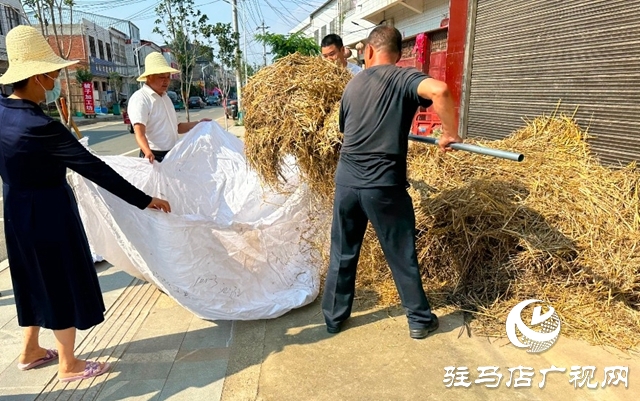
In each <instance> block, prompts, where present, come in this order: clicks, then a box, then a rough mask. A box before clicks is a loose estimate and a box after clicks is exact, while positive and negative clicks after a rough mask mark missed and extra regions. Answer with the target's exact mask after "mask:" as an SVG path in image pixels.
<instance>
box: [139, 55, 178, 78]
mask: <svg viewBox="0 0 640 401" xmlns="http://www.w3.org/2000/svg"><path fill="white" fill-rule="evenodd" d="M177 72H180V71H179V70H176V69H175V68H171V66H170V65H169V63H167V59H165V58H164V56H163V55H162V54H160V53H158V52H153V53H149V54H147V57H145V58H144V74H142V75H140V76H139V77H138V81H140V82H145V81H146V80H147V77H148V76H149V75H155V74H166V73H172V74H175V73H177Z"/></svg>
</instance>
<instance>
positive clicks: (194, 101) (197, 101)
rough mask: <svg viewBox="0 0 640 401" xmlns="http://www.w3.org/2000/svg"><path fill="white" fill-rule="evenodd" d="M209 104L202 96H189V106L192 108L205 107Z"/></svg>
mask: <svg viewBox="0 0 640 401" xmlns="http://www.w3.org/2000/svg"><path fill="white" fill-rule="evenodd" d="M206 105H207V104H206V103H205V102H204V101H203V100H202V99H201V98H200V96H191V97H190V98H189V104H188V107H189V108H190V109H204V108H205V106H206Z"/></svg>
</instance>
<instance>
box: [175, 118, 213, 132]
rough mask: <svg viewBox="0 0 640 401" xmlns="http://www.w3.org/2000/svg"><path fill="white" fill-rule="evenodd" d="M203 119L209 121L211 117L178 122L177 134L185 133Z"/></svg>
mask: <svg viewBox="0 0 640 401" xmlns="http://www.w3.org/2000/svg"><path fill="white" fill-rule="evenodd" d="M204 121H211V119H210V118H203V119H202V120H200V121H192V122H190V123H178V134H186V133H187V132H189V131H191V130H192V129H193V127H195V126H196V125H198V124H199V123H201V122H204Z"/></svg>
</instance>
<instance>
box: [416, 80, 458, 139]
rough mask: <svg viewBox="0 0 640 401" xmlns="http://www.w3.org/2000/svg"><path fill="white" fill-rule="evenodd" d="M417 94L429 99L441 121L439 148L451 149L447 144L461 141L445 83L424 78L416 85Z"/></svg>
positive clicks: (453, 107) (452, 105)
mask: <svg viewBox="0 0 640 401" xmlns="http://www.w3.org/2000/svg"><path fill="white" fill-rule="evenodd" d="M418 96H420V97H421V98H423V99H430V100H431V101H432V102H433V108H434V109H435V111H436V114H438V117H440V121H442V136H440V138H438V144H439V146H440V150H442V151H443V152H446V151H448V150H451V148H450V147H449V145H450V144H451V143H454V142H458V143H461V142H462V138H460V137H459V136H458V121H457V120H456V113H455V105H454V104H453V98H452V97H451V92H449V88H448V87H447V84H446V83H444V82H442V81H439V80H437V79H433V78H426V79H424V80H422V82H420V84H419V85H418Z"/></svg>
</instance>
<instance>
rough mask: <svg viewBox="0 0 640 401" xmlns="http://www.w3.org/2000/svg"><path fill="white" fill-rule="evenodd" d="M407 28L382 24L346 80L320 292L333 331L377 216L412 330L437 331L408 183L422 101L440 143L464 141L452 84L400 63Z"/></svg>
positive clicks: (415, 334) (414, 333)
mask: <svg viewBox="0 0 640 401" xmlns="http://www.w3.org/2000/svg"><path fill="white" fill-rule="evenodd" d="M401 49H402V35H401V34H400V32H399V31H398V30H397V29H395V28H393V27H388V26H379V27H376V28H375V29H374V30H373V31H372V32H371V34H370V35H369V39H368V43H367V45H366V48H365V54H364V56H365V65H366V69H364V70H363V71H362V72H361V73H359V74H358V75H356V76H354V77H353V78H352V79H351V81H349V83H348V84H347V86H346V88H345V90H344V93H343V96H342V101H341V104H340V119H339V127H340V131H341V132H342V133H344V139H343V143H342V149H341V151H340V159H339V161H338V167H337V169H336V174H335V183H336V190H335V197H334V206H333V222H332V226H331V252H330V261H329V270H328V272H327V278H326V282H325V288H324V294H323V298H322V312H323V314H324V318H325V322H326V325H327V331H328V332H329V333H338V332H339V331H340V330H341V326H342V323H343V322H344V321H345V320H346V319H347V318H349V316H350V315H351V307H352V304H353V298H354V295H355V294H354V293H355V280H356V267H357V265H358V258H359V255H360V248H361V246H362V240H363V237H364V234H365V230H366V228H367V223H368V222H369V221H371V224H372V226H373V228H374V229H375V232H376V235H377V237H378V239H379V241H380V245H381V246H382V251H383V252H384V255H385V259H386V260H387V263H388V264H389V267H390V268H391V272H392V276H393V279H394V281H395V283H396V287H397V289H398V292H399V294H400V299H401V301H402V306H403V307H404V308H405V309H406V311H407V319H408V323H409V335H410V337H411V338H414V339H422V338H425V337H427V335H428V334H429V333H430V332H432V331H435V330H437V328H438V325H439V323H438V318H437V316H436V315H435V314H433V313H432V312H431V307H430V305H429V302H428V301H427V297H426V295H425V293H424V289H423V288H422V278H421V275H420V269H419V265H418V258H417V255H416V248H415V214H414V211H413V203H412V200H411V197H410V196H409V193H408V192H407V188H408V187H409V184H408V182H407V151H408V146H409V145H408V135H409V131H410V128H411V122H412V120H413V117H414V115H415V113H416V111H417V109H418V107H419V106H422V107H429V106H431V105H432V104H433V106H434V109H435V111H436V113H437V114H438V116H439V117H440V119H441V121H442V131H443V133H442V135H441V137H440V138H439V145H440V150H442V151H445V152H446V151H449V150H451V148H450V145H451V144H452V143H454V142H462V139H461V138H460V137H459V136H458V126H457V123H456V119H455V111H454V104H453V99H452V98H451V93H450V92H449V90H448V88H447V84H446V83H444V82H441V81H438V80H435V79H433V78H430V77H429V76H427V75H425V74H424V73H422V72H420V71H418V70H416V69H415V68H400V67H398V66H396V63H397V62H398V61H399V60H400V57H401Z"/></svg>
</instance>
